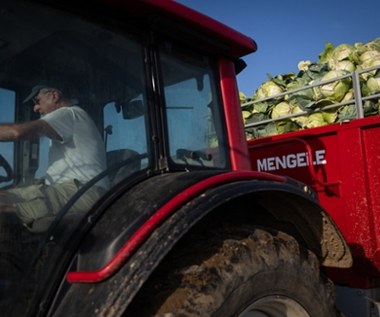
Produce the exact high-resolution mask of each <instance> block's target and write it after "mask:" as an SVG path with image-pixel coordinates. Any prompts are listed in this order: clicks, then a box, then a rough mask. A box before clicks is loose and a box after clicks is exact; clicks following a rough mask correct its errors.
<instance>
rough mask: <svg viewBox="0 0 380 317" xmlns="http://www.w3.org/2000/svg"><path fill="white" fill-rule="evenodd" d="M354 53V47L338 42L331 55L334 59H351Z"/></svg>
mask: <svg viewBox="0 0 380 317" xmlns="http://www.w3.org/2000/svg"><path fill="white" fill-rule="evenodd" d="M354 54H355V47H354V46H353V45H349V44H340V45H338V46H337V47H335V48H334V50H333V52H332V54H331V57H332V59H334V60H336V61H343V60H345V59H347V60H349V59H352V58H353V56H354Z"/></svg>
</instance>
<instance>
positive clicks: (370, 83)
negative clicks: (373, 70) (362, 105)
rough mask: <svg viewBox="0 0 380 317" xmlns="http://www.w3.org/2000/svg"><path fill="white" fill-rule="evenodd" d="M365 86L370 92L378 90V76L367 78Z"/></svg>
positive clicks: (379, 86)
mask: <svg viewBox="0 0 380 317" xmlns="http://www.w3.org/2000/svg"><path fill="white" fill-rule="evenodd" d="M367 87H368V90H369V93H370V94H376V93H378V92H380V77H371V78H369V79H368V80H367Z"/></svg>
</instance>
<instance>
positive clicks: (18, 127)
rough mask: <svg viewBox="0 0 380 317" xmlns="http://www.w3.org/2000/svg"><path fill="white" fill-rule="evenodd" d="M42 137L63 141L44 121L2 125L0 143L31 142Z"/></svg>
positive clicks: (0, 125)
mask: <svg viewBox="0 0 380 317" xmlns="http://www.w3.org/2000/svg"><path fill="white" fill-rule="evenodd" d="M42 136H47V137H48V138H50V139H54V140H61V137H60V136H59V135H58V134H57V132H56V131H55V130H54V129H53V128H52V127H51V126H50V125H49V124H48V123H47V122H45V121H44V120H34V121H29V122H22V123H11V124H0V141H18V140H31V139H37V138H40V137H42Z"/></svg>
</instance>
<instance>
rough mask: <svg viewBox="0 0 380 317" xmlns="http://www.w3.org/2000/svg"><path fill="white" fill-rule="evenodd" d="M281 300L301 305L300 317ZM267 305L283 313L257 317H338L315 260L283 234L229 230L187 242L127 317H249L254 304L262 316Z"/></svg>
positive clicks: (329, 287)
mask: <svg viewBox="0 0 380 317" xmlns="http://www.w3.org/2000/svg"><path fill="white" fill-rule="evenodd" d="M283 299H285V302H286V301H289V302H291V303H293V304H296V305H299V307H301V310H302V313H294V311H293V313H289V308H281V307H282V305H281V301H282V300H283ZM262 301H264V303H265V305H266V306H268V307H270V306H273V307H272V308H271V309H274V310H282V311H281V312H280V313H274V314H273V315H272V314H270V313H268V312H267V311H266V310H265V308H264V309H263V312H266V314H267V315H266V314H263V315H261V314H258V315H257V316H259V315H260V316H274V317H276V316H292V317H336V316H337V315H338V314H337V313H336V311H335V308H334V302H335V292H334V286H333V284H332V283H331V282H330V281H329V280H328V279H326V278H325V277H324V276H323V275H321V274H320V267H319V262H318V260H317V258H316V256H315V255H314V254H313V253H312V252H310V251H308V250H305V249H302V248H301V247H300V245H299V244H298V243H297V241H296V240H295V239H294V238H292V237H291V236H289V235H287V234H285V233H283V232H275V233H269V230H263V229H259V228H251V227H248V226H245V227H241V226H239V227H232V228H231V227H230V226H225V227H222V228H221V227H219V228H217V229H213V230H212V231H208V232H207V233H206V232H204V233H203V234H202V233H201V234H200V233H197V234H196V235H192V236H191V237H188V238H187V240H186V242H185V244H182V245H181V246H179V247H177V248H176V250H174V251H173V252H172V253H171V255H170V256H169V257H168V259H167V261H166V262H165V263H163V264H162V265H161V267H160V268H159V269H158V270H157V271H156V273H155V274H154V276H152V277H151V279H150V280H149V281H148V283H147V284H146V285H145V286H144V288H143V289H142V290H141V291H140V293H139V294H138V296H137V298H136V300H135V301H134V302H133V303H132V304H131V306H130V308H129V309H128V312H127V313H126V314H125V316H139V317H147V316H150V317H151V316H157V317H158V316H160V317H174V316H175V317H190V316H194V317H195V316H196V317H207V316H218V317H219V316H220V317H228V316H244V314H242V312H243V311H245V313H246V312H247V307H249V306H250V305H252V304H255V303H258V304H257V307H258V308H256V309H258V311H261V307H266V306H265V305H264V306H260V303H261V302H262ZM271 301H273V303H272V302H271ZM272 304H273V305H272ZM284 307H285V306H284ZM286 310H288V312H286ZM245 316H247V315H245ZM250 316H256V315H250Z"/></svg>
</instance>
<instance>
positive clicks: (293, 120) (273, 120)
mask: <svg viewBox="0 0 380 317" xmlns="http://www.w3.org/2000/svg"><path fill="white" fill-rule="evenodd" d="M378 65H380V37H379V38H376V39H375V40H373V41H370V42H368V43H360V42H358V43H355V44H354V45H349V44H340V45H338V46H336V47H334V46H333V45H332V44H331V43H329V42H328V43H326V45H325V50H324V51H323V52H322V53H320V54H319V56H318V61H317V62H311V61H300V62H299V63H298V70H299V72H298V74H295V73H293V72H292V73H288V74H282V75H277V76H275V77H272V76H269V75H268V77H269V79H268V80H267V81H266V82H264V83H263V84H261V86H260V87H259V88H258V89H257V90H256V91H255V93H254V94H253V96H252V98H248V97H247V96H246V95H245V94H244V93H242V92H240V102H241V104H242V114H243V118H244V122H245V124H246V125H247V124H248V125H249V124H252V123H257V122H262V121H263V124H261V125H253V126H252V127H250V128H248V129H246V134H247V138H257V137H263V136H271V135H276V134H281V133H285V132H289V131H297V130H300V129H307V128H313V127H319V126H323V125H327V124H330V123H334V122H342V121H345V120H349V119H352V118H355V117H357V113H356V112H357V111H356V107H355V105H354V91H353V83H352V76H347V77H343V78H341V79H339V80H334V81H332V82H327V83H324V82H325V81H328V80H332V79H334V78H337V77H341V76H345V75H347V74H352V73H353V72H354V71H356V70H364V69H368V68H370V69H371V68H373V67H374V66H378ZM319 82H323V83H322V84H320V85H318V86H314V87H310V88H308V89H306V90H297V89H298V88H300V87H305V86H310V85H314V84H318V83H319ZM359 83H360V90H361V95H362V96H363V97H366V96H372V95H374V96H375V97H374V98H371V99H368V100H365V101H363V112H364V116H370V115H376V114H379V113H380V99H379V97H378V96H377V95H378V94H379V92H380V69H379V68H377V69H372V70H371V71H366V72H364V73H361V74H360V75H359ZM294 89H296V92H294V93H292V92H291V91H292V90H294ZM279 94H280V95H279Z"/></svg>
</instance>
